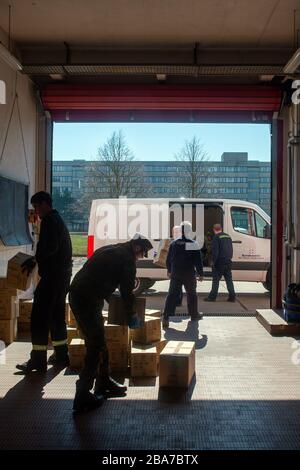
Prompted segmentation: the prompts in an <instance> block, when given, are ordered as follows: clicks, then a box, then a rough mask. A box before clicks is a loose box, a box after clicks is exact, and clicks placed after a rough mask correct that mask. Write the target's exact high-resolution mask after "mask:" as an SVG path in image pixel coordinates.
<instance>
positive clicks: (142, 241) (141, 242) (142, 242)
mask: <svg viewBox="0 0 300 470" xmlns="http://www.w3.org/2000/svg"><path fill="white" fill-rule="evenodd" d="M131 242H132V243H133V245H137V246H140V247H141V248H142V250H143V251H144V256H145V257H147V253H148V251H150V250H152V248H153V245H152V243H151V242H150V240H148V238H146V237H144V236H143V235H141V234H140V233H136V234H135V235H134V236H133V238H132V239H131Z"/></svg>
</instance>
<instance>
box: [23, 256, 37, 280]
mask: <svg viewBox="0 0 300 470" xmlns="http://www.w3.org/2000/svg"><path fill="white" fill-rule="evenodd" d="M35 266H36V261H35V259H34V258H29V259H27V260H26V261H24V263H22V264H21V269H22V273H24V272H26V273H27V276H29V274H30V273H31V272H32V271H33V270H34V268H35Z"/></svg>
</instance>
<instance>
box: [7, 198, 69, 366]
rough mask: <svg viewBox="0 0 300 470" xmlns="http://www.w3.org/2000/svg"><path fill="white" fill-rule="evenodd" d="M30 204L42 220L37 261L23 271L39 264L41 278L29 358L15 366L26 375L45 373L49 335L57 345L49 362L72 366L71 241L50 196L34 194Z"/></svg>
mask: <svg viewBox="0 0 300 470" xmlns="http://www.w3.org/2000/svg"><path fill="white" fill-rule="evenodd" d="M31 204H32V206H33V207H34V209H35V211H36V213H37V215H38V216H39V217H40V219H41V226H40V235H39V241H38V244H37V249H36V254H35V260H31V259H30V260H29V261H28V262H25V263H24V265H23V269H25V270H27V271H28V272H30V271H31V270H32V269H33V268H34V266H35V264H36V263H37V265H38V272H39V275H40V278H41V279H40V281H39V283H38V286H37V288H36V290H35V292H34V299H33V306H32V312H31V341H32V351H31V354H30V359H29V360H28V361H27V362H25V363H24V364H19V365H17V366H16V367H17V369H19V370H21V371H23V372H24V373H29V372H31V371H33V370H36V371H38V372H46V370H47V347H48V337H49V332H50V334H51V340H52V344H53V346H54V354H53V355H52V356H51V357H50V358H49V363H51V364H53V365H56V366H59V367H61V368H64V367H66V366H68V365H69V356H68V346H67V327H66V321H65V299H66V294H67V292H68V289H69V285H70V279H71V274H72V245H71V239H70V235H69V232H68V229H67V227H66V225H65V223H64V221H63V219H62V218H61V216H60V215H59V213H58V212H57V211H56V210H55V209H53V208H52V199H51V196H50V194H48V193H46V192H44V191H40V192H38V193H36V194H34V195H33V196H32V198H31Z"/></svg>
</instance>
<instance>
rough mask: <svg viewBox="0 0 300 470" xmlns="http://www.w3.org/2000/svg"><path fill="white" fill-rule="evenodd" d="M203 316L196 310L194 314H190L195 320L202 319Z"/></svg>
mask: <svg viewBox="0 0 300 470" xmlns="http://www.w3.org/2000/svg"><path fill="white" fill-rule="evenodd" d="M202 318H203V313H202V312H201V313H200V312H198V313H196V315H191V320H192V321H196V320H202Z"/></svg>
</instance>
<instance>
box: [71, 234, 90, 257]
mask: <svg viewBox="0 0 300 470" xmlns="http://www.w3.org/2000/svg"><path fill="white" fill-rule="evenodd" d="M70 236H71V241H72V248H73V256H86V254H87V235H79V234H78V235H77V234H75V233H71V234H70Z"/></svg>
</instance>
